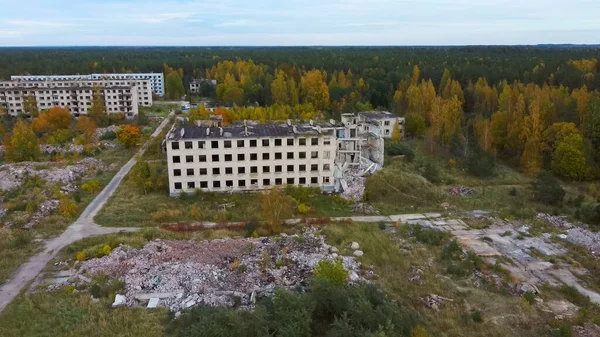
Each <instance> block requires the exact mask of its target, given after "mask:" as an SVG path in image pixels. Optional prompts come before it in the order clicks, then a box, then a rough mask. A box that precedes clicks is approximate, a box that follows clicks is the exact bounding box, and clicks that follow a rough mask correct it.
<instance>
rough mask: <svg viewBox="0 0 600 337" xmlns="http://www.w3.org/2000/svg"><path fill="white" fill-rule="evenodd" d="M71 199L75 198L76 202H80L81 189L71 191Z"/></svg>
mask: <svg viewBox="0 0 600 337" xmlns="http://www.w3.org/2000/svg"><path fill="white" fill-rule="evenodd" d="M73 200H75V202H76V203H80V202H81V191H75V192H73Z"/></svg>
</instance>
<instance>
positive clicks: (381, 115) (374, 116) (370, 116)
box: [358, 111, 395, 119]
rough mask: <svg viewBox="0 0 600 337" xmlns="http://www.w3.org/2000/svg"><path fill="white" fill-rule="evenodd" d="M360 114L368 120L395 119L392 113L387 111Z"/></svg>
mask: <svg viewBox="0 0 600 337" xmlns="http://www.w3.org/2000/svg"><path fill="white" fill-rule="evenodd" d="M358 114H359V115H361V116H363V117H365V118H368V119H385V118H394V117H395V116H394V115H393V114H392V113H391V112H387V111H365V112H359V113H358Z"/></svg>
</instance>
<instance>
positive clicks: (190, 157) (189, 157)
mask: <svg viewBox="0 0 600 337" xmlns="http://www.w3.org/2000/svg"><path fill="white" fill-rule="evenodd" d="M185 162H186V163H193V162H194V156H185Z"/></svg>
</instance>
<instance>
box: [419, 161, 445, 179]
mask: <svg viewBox="0 0 600 337" xmlns="http://www.w3.org/2000/svg"><path fill="white" fill-rule="evenodd" d="M423 177H425V179H427V180H429V182H431V183H432V184H439V183H441V182H442V175H441V173H440V169H439V168H438V167H437V165H435V164H433V163H427V164H425V168H424V171H423Z"/></svg>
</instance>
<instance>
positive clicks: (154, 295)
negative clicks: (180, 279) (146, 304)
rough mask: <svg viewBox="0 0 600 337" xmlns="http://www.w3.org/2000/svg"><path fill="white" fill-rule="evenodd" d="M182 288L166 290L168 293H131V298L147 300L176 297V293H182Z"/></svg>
mask: <svg viewBox="0 0 600 337" xmlns="http://www.w3.org/2000/svg"><path fill="white" fill-rule="evenodd" d="M183 293H184V290H183V289H179V290H176V291H172V292H168V293H144V294H135V295H133V298H135V299H136V300H138V301H149V300H151V299H152V298H159V299H160V298H170V297H177V296H178V295H180V294H181V295H183Z"/></svg>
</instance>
